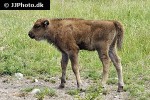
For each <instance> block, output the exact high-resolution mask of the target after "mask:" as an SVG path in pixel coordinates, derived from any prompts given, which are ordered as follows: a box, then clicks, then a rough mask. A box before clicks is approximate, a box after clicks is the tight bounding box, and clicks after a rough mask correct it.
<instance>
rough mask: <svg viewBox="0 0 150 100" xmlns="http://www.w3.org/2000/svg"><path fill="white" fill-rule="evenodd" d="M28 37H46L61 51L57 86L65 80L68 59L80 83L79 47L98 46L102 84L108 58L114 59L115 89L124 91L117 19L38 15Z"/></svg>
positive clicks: (108, 62) (78, 84)
mask: <svg viewBox="0 0 150 100" xmlns="http://www.w3.org/2000/svg"><path fill="white" fill-rule="evenodd" d="M28 35H29V37H30V38H32V39H35V40H37V41H39V40H43V39H44V40H47V41H48V42H49V43H52V44H53V45H54V46H55V47H56V48H57V49H58V50H59V51H60V52H61V53H62V60H61V68H62V77H61V84H60V87H61V88H64V86H65V83H66V67H67V64H68V59H70V61H71V65H72V70H73V72H74V74H75V76H76V80H77V87H78V88H80V86H81V79H80V74H79V67H78V52H79V50H82V49H83V50H89V51H93V50H97V52H98V55H99V58H100V60H101V61H102V64H103V73H102V85H103V86H105V84H106V81H107V79H108V69H109V65H110V60H111V61H112V62H113V64H114V66H115V68H116V70H117V74H118V91H123V86H124V82H123V75H122V66H121V61H120V58H119V57H118V55H117V50H116V47H118V48H119V49H120V48H121V46H122V40H123V27H122V25H121V23H119V22H118V21H101V20H84V19H77V18H65V19H44V18H43V19H38V20H37V21H36V22H35V23H34V26H33V28H32V29H31V30H30V31H29V34H28Z"/></svg>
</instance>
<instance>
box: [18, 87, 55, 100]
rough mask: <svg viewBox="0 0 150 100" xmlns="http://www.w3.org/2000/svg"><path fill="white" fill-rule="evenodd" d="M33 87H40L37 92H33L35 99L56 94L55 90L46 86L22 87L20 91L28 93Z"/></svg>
mask: <svg viewBox="0 0 150 100" xmlns="http://www.w3.org/2000/svg"><path fill="white" fill-rule="evenodd" d="M35 88H37V89H40V92H39V93H36V94H34V95H35V97H36V98H37V100H43V99H44V97H45V96H49V97H53V96H57V94H56V91H55V90H54V89H51V88H48V87H28V88H24V89H22V90H21V91H22V93H23V94H29V93H30V92H31V91H32V90H33V89H35Z"/></svg>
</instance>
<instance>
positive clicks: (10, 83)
mask: <svg viewBox="0 0 150 100" xmlns="http://www.w3.org/2000/svg"><path fill="white" fill-rule="evenodd" d="M72 77H73V75H69V78H68V80H67V83H66V87H65V88H64V89H58V86H59V84H60V79H59V77H52V78H53V80H54V81H55V82H56V83H51V82H46V81H44V80H40V79H38V82H32V81H33V80H32V79H28V78H25V77H23V79H20V80H19V79H17V78H16V77H15V76H1V77H0V100H37V98H36V97H35V96H34V95H33V94H31V93H28V94H26V95H24V94H22V91H21V90H23V89H26V88H29V87H35V86H38V87H50V88H52V89H54V90H55V91H56V94H57V96H53V97H49V96H45V97H44V100H78V99H77V98H75V97H74V96H71V95H69V94H67V91H69V90H70V89H76V81H75V78H74V77H73V78H72ZM82 80H83V79H82ZM90 85H92V81H91V80H89V79H84V81H83V86H84V88H87V87H89V86H90ZM108 89H109V93H107V95H103V96H102V98H103V99H102V100H128V93H127V92H122V93H118V92H116V89H117V86H108ZM79 95H80V96H81V97H82V98H84V97H85V93H84V92H82V93H80V94H79Z"/></svg>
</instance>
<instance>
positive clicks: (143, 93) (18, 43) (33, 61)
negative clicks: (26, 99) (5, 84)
mask: <svg viewBox="0 0 150 100" xmlns="http://www.w3.org/2000/svg"><path fill="white" fill-rule="evenodd" d="M149 12H150V2H149V0H100V1H98V0H64V2H63V3H62V2H61V1H60V0H51V10H49V11H0V31H1V32H0V47H5V49H4V50H1V51H0V74H9V75H12V74H14V73H15V72H22V73H24V74H25V75H29V76H30V75H32V76H35V75H41V74H42V75H50V76H53V75H56V74H59V75H60V71H61V69H60V63H59V62H60V59H61V54H60V53H59V52H58V51H57V50H56V49H55V48H54V47H53V46H51V45H49V44H47V43H46V42H36V41H35V40H31V39H30V38H29V37H28V35H27V33H28V31H29V30H30V28H31V27H32V25H33V22H35V21H36V20H37V19H39V18H43V17H46V18H66V17H77V18H84V19H104V20H111V19H112V20H119V21H121V22H122V23H123V25H124V28H125V34H124V43H123V49H122V51H119V55H120V57H121V58H122V64H123V74H124V79H125V83H126V87H125V88H126V90H127V91H129V92H130V94H131V97H132V98H137V99H143V100H145V98H147V97H150V94H149V93H150V92H149V89H150V87H148V86H149V85H148V84H149V82H148V81H149V80H150V77H149V75H150V33H149V30H150V27H149V23H150V18H149V16H150V13H149ZM79 59H80V67H81V75H82V76H83V77H84V76H86V77H88V78H92V79H94V80H97V79H99V77H100V70H101V69H102V67H101V62H100V61H99V58H98V56H97V53H96V52H87V51H81V52H80V58H79ZM97 69H98V70H97ZM93 73H94V74H93ZM110 77H111V79H113V78H115V77H117V76H116V71H115V68H114V67H110ZM111 79H109V82H110V81H112V80H111ZM115 83H116V82H115Z"/></svg>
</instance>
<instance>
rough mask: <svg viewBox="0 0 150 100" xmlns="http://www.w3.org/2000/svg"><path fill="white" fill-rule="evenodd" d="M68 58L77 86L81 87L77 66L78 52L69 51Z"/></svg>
mask: <svg viewBox="0 0 150 100" xmlns="http://www.w3.org/2000/svg"><path fill="white" fill-rule="evenodd" d="M69 58H70V60H71V66H72V70H73V72H74V74H75V76H76V81H77V87H78V88H81V84H82V82H81V79H80V73H79V66H78V53H75V52H70V54H69Z"/></svg>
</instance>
